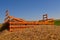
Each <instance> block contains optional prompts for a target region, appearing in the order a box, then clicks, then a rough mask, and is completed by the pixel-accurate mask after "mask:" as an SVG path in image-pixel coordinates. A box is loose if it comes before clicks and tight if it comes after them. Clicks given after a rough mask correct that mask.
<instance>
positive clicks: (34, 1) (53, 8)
mask: <svg viewBox="0 0 60 40" xmlns="http://www.w3.org/2000/svg"><path fill="white" fill-rule="evenodd" d="M7 9H8V10H9V13H10V15H11V16H15V17H17V18H22V19H25V20H40V19H42V15H43V14H46V13H47V14H48V17H49V18H54V19H60V0H0V22H3V21H4V18H5V14H6V13H5V11H6V10H7Z"/></svg>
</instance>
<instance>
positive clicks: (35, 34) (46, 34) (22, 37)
mask: <svg viewBox="0 0 60 40" xmlns="http://www.w3.org/2000/svg"><path fill="white" fill-rule="evenodd" d="M0 40H60V27H59V26H54V25H40V26H34V27H32V28H26V29H20V31H14V32H9V31H7V30H4V31H2V32H0Z"/></svg>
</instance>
